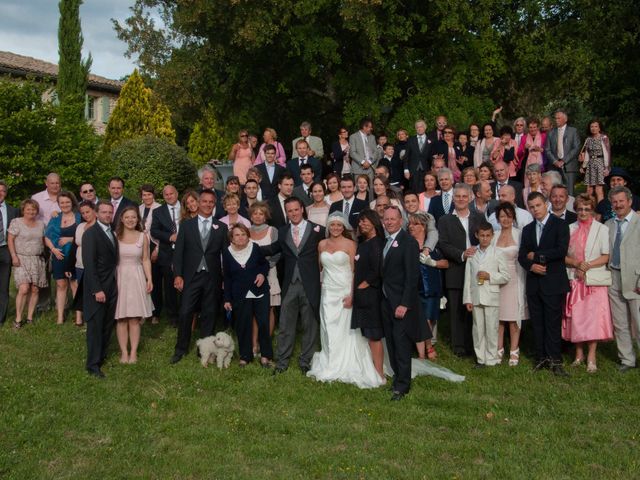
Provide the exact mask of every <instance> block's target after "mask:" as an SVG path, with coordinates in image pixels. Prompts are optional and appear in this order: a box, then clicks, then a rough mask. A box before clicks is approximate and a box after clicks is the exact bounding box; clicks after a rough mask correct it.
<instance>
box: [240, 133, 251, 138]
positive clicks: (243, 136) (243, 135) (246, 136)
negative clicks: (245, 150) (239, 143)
mask: <svg viewBox="0 0 640 480" xmlns="http://www.w3.org/2000/svg"><path fill="white" fill-rule="evenodd" d="M248 137H249V135H245V134H244V133H243V134H242V135H240V138H248Z"/></svg>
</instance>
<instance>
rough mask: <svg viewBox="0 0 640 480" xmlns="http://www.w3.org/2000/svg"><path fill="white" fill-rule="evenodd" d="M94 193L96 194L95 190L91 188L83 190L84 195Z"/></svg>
mask: <svg viewBox="0 0 640 480" xmlns="http://www.w3.org/2000/svg"><path fill="white" fill-rule="evenodd" d="M93 192H95V190H94V189H93V188H90V189H89V190H82V193H93Z"/></svg>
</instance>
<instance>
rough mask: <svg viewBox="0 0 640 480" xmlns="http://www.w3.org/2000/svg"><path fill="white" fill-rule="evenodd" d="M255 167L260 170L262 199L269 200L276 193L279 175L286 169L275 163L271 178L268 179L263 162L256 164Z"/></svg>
mask: <svg viewBox="0 0 640 480" xmlns="http://www.w3.org/2000/svg"><path fill="white" fill-rule="evenodd" d="M256 168H257V169H258V171H259V172H260V175H261V176H262V180H260V190H261V191H262V199H263V200H265V201H266V200H269V199H270V198H272V197H275V196H276V195H278V181H279V180H280V176H281V175H282V174H283V173H284V172H285V171H286V169H285V168H284V167H283V166H281V165H278V164H277V163H276V164H275V169H274V171H273V180H269V174H268V173H267V167H266V165H265V164H264V163H261V164H259V165H256Z"/></svg>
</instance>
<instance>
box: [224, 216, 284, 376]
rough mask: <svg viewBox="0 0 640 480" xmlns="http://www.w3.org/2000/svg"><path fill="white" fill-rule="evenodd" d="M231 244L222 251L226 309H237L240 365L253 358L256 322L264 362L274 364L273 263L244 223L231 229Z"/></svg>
mask: <svg viewBox="0 0 640 480" xmlns="http://www.w3.org/2000/svg"><path fill="white" fill-rule="evenodd" d="M229 241H230V245H229V246H228V247H227V248H225V249H224V250H223V252H222V261H223V271H224V287H225V288H224V308H225V310H226V311H227V312H231V311H232V312H233V316H234V326H235V330H236V336H237V337H238V348H239V350H240V366H241V367H244V366H246V365H247V364H248V363H250V362H251V361H252V360H253V349H252V341H251V336H252V335H251V332H252V322H253V318H254V317H255V319H256V322H257V324H258V341H259V342H260V356H261V358H260V364H261V365H262V366H263V367H264V368H269V367H270V366H271V360H272V358H273V347H272V345H271V335H270V334H269V283H268V282H267V275H268V274H269V262H267V260H266V258H265V257H264V255H263V254H262V252H261V251H260V248H259V247H258V245H256V244H255V243H254V242H252V241H251V233H250V231H249V229H248V228H247V227H246V226H244V225H243V224H241V223H236V224H233V225H231V227H230V229H229Z"/></svg>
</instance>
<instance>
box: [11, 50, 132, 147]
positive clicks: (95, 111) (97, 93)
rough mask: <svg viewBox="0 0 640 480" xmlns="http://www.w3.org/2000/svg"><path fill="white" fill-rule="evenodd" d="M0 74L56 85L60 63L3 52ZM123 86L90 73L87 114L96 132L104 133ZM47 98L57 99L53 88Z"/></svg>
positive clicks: (120, 83)
mask: <svg viewBox="0 0 640 480" xmlns="http://www.w3.org/2000/svg"><path fill="white" fill-rule="evenodd" d="M0 75H9V76H11V77H14V78H16V79H20V78H26V77H28V76H29V77H33V78H35V79H36V80H43V81H50V82H51V83H52V84H55V82H56V79H57V77H58V65H56V64H55V63H49V62H45V61H44V60H38V59H37V58H32V57H25V56H24V55H18V54H15V53H11V52H3V51H0ZM123 85H124V82H120V81H118V80H111V79H109V78H104V77H100V76H98V75H93V74H89V78H88V82H87V96H86V98H87V101H86V104H85V116H86V117H87V121H88V122H89V123H91V125H93V128H95V130H96V132H97V133H99V134H104V132H105V129H106V128H107V122H108V121H109V117H110V116H111V112H113V109H114V108H115V106H116V102H117V101H118V96H119V95H120V90H121V89H122V86H123ZM45 99H46V100H54V101H55V92H54V90H53V89H51V90H49V91H48V92H47V93H46V97H45Z"/></svg>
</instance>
